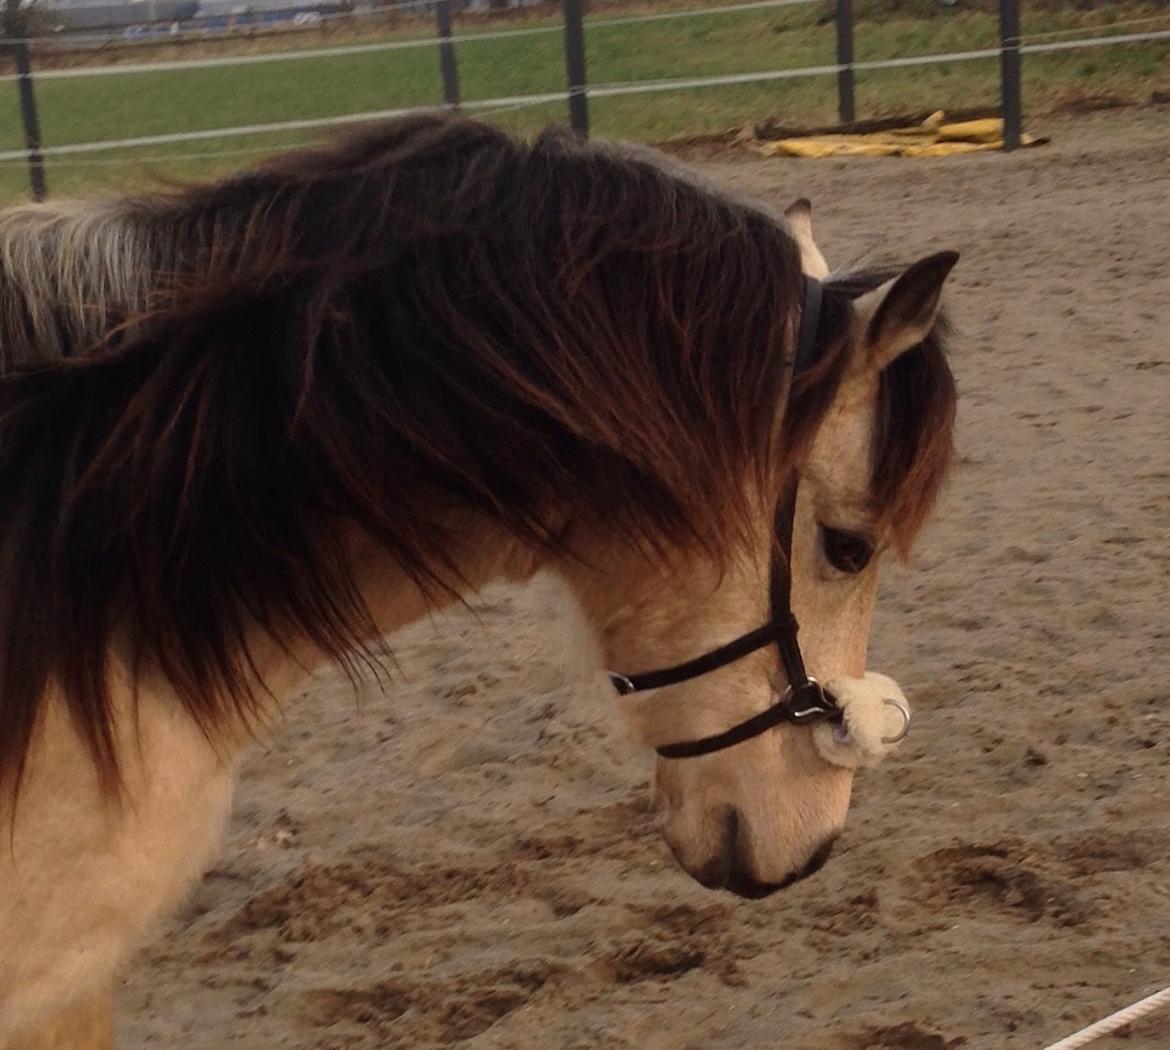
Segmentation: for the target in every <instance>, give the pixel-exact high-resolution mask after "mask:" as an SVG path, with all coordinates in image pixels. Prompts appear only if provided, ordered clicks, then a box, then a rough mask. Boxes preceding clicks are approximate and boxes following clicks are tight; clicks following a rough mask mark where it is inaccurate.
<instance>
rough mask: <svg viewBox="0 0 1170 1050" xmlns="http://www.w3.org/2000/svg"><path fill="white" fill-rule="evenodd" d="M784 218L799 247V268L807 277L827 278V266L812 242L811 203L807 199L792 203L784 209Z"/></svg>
mask: <svg viewBox="0 0 1170 1050" xmlns="http://www.w3.org/2000/svg"><path fill="white" fill-rule="evenodd" d="M784 218H786V219H787V220H788V226H789V228H790V229H791V230H792V235H793V237H795V238H796V243H797V244H798V245H799V246H800V268H801V269H802V270H803V271H804V272H805V273H806V274H808V275H809V277H815V278H816V279H817V280H818V281H823V280H824V279H825V278H826V277H828V276H829V264H828V263H827V262H825V257H824V256H823V255H822V254H821V250H820V248H818V247H817V242H816V241H815V240H813V228H812V201H810V200H809V199H808V198H807V197H801V198H800V200H797V201H793V202H792V203H791V204H790V205H788V207H787V208H785V209H784Z"/></svg>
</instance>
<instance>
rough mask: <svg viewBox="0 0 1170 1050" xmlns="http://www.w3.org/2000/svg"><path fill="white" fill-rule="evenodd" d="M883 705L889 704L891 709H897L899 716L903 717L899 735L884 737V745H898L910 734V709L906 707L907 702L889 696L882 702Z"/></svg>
mask: <svg viewBox="0 0 1170 1050" xmlns="http://www.w3.org/2000/svg"><path fill="white" fill-rule="evenodd" d="M882 703H883V704H887V705H889V706H890V707H896V708H897V709H898V714H900V715H901V716H902V728H901V730H900V731H899V732H898V735H897V736H884V737H882V743H883V744H896V743H898V742H899V741H900V740H905V739H906V734H907V733H909V732H910V708H909V707H907V706H906V703H905V701H902V700H895V699H893V698H892V697H888V696H887V697H886V698H885V699H884V700H882Z"/></svg>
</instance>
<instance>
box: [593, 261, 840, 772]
mask: <svg viewBox="0 0 1170 1050" xmlns="http://www.w3.org/2000/svg"><path fill="white" fill-rule="evenodd" d="M822 290H823V289H822V286H821V283H820V281H817V280H814V279H813V278H811V277H806V278H805V282H804V307H803V309H802V311H801V315H800V331H799V333H798V335H797V340H796V357H795V359H794V361H793V375H794V376H795V375H796V374H797V373H798V372H800V371H802V370H803V369H805V368H807V367H808V366H809V365H810V364H812V363H813V361H815V360H816V353H817V349H818V346H817V328H818V325H819V322H820V314H821V295H822ZM795 514H796V484H795V482H794V483H793V484H792V485H791V486H790V487H789V489H788V491H787V493H786V494H785V496H784V498H783V499H781V501H780V504H779V506H778V507H777V508H776V520H775V529H776V538H777V540H778V544H777V546H778V548H779V550H778V554H777V557H776V559H775V560H774V562H773V564H772V579H771V585H770V594H769V597H770V601H771V619H770V620H769V621H768V622H767V623H766V624H764V625H763V626H762V627H757V628H756V629H755V630H754V631H749V632H748V633H747V634H743V635H740V636H739V637H738V638H736V639H734V640H733V641H730V642H728V643H727V644H726V645H721V646H719V648H718V649H712V650H711V651H710V652H706V653H704V654H703V655H702V656H697V657H695V659H693V660H688V661H687V662H686V663H681V664H676V665H675V666H674V667H665V668H662V669H661V670H658V671H646V672H644V673H642V674H635V675H624V674H618V673H617V672H615V671H610V672H609V678H610V681H611V682H612V683H613V686H614V688H615V689H616V690H617V691H618V693H619V694H621V695H622V696H628V695H629V694H630V693H639V692H642V691H643V690H645V689H659V688H661V687H663V686H667V685H677V684H678V683H679V682H686V681H689V680H690V679H692V678H698V677H699V676H700V675H705V674H708V673H709V672H711V671H715V670H717V669H718V668H720V667H726V666H727V665H728V664H730V663H734V662H735V661H736V660H739V659H742V658H743V657H745V656H747V655H748V653H754V652H755V651H756V650H757V649H762V648H764V646H766V645H771V644H772V643H773V642H775V643H776V647H777V648H778V649H779V651H780V662H781V663H782V664H783V665H784V674H785V677H787V679H788V685H787V686H786V687H785V689H784V691H783V693H780V694H779V695H778V696H777V698H776V702H775V703H774V704H773V705H772V706H771V707H769V708H767V710H765V711H761V712H760V714H758V715H753V716H752V717H751V718H748V719H746V720H745V721H743V722H740V723H739V724H738V725H736V726H733V727H732V728H731V729H728V730H726V731H724V732H722V733H716V734H715V735H713V736H706V737H702V738H700V739H698V740H687V741H683V742H682V743H678V744H667V745H665V746H664V747H660V748H658V753H659V754H660V755H662V757H663V758H693V757H695V756H696V755H709V754H711V753H712V752H714V751H722V750H723V749H724V748H728V747H734V746H735V745H736V744H741V743H743V741H745V740H750V739H751V738H752V737H754V736H759V735H760V734H761V733H764V732H767V731H768V730H769V729H772V728H774V727H775V726H778V725H781V724H782V723H785V722H788V723H791V724H794V725H805V724H808V723H812V722H824V721H831V720H835V719H839V718H840V717H841V710H840V708H839V707H838V706H837V703H836V701H835V700H834V699H833V697H832V696H831V695H830V694H829V693H827V692H825V690H824V689H823V688H822V686H821V684H820V683H819V682H818V681H817V680H816V679H815V678H810V677H809V675H808V672H807V671H806V670H805V667H804V659H803V658H802V657H801V655H800V645H799V643H798V642H797V639H796V634H797V631H798V630H799V624H798V623H797V622H796V617H795V616H794V615H793V614H792V572H791V562H792V523H793V518H794V516H795Z"/></svg>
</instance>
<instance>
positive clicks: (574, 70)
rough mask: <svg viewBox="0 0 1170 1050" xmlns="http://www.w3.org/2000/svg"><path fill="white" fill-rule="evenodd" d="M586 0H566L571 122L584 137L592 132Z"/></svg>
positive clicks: (566, 47)
mask: <svg viewBox="0 0 1170 1050" xmlns="http://www.w3.org/2000/svg"><path fill="white" fill-rule="evenodd" d="M582 3H583V0H564V10H565V73H566V76H567V79H568V85H569V124H570V125H571V126H572V128H573V130H574V131H575V132H577V134H578V135H580V136H582V137H583V138H587V137H588V136H589V104H588V102H587V101H586V98H585V24H584V20H583V17H582V10H581V8H582Z"/></svg>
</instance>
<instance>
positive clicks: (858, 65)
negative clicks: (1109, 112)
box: [0, 0, 1170, 199]
mask: <svg viewBox="0 0 1170 1050" xmlns="http://www.w3.org/2000/svg"><path fill="white" fill-rule="evenodd" d="M832 2H833V3H834V8H833V18H832V19H831V21H829V22H828V23H827V26H829V25H831V28H832V32H833V34H834V41H833V44H834V58H835V61H831V62H822V63H818V64H810V65H804V66H798V67H790V68H773V69H759V70H745V71H742V72H734V73H713V74H706V75H693V76H666V77H658V78H645V79H637V80H627V81H609V82H606V81H594V82H589V81H588V79H587V76H586V48H585V33H586V30H588V31H589V32H590V33H594V32H602V31H605V30H607V29H612V28H616V27H631V26H636V25H639V24H645V23H659V22H666V21H670V20H675V21H685V20H688V19H696V18H711V17H715V16H721V15H728V14H737V13H745V12H760V11H767V10H769V9H777V8H790V7H799V6H805V5H809V4H820V5H821V6H822V8H823V6H824V3H825V0H743V2H738V3H734V2H733V3H728V4H723V5H719V6H710V7H703V8H682V9H677V10H667V11H654V12H648V13H639V14H630V15H623V16H616V17H615V16H609V17H594V18H589V19H585V17H584V13H583V10H582V5H581V0H563V6H562V11H561V18H560V19H559V20H558V21H557V22H554V23H551V24H544V25H534V26H525V27H520V28H510V29H496V30H490V31H489V30H478V31H471V32H459V33H455V31H454V27H453V19H452V14H453V10H452V6H451V3H452V0H407V2H404V3H399V4H395V5H392V6H391V7H389V8H387V9H384V11H386V10H388V11H391V12H402V11H405V12H410V13H413V14H415V15H426V16H429V15H430V14H432V13H433V14H434V16H435V27H436V28H435V31H434V32H433V33H432V34H428V35H425V36H419V37H410V38H407V39H393V40H378V41H372V42H364V43H346V44H337V45H332V46H322V47H308V48H288V49H285V50H279V51H263V52H260V53H252V54H234V55H214V56H203V57H195V58H186V59H177V60H170V61H154V62H140V61H128V62H127V61H122V62H115V63H113V64H107V65H99V64H94V63H89V64H82V65H78V66H65V67H61V68H48V69H42V70H39V71H37V72H36V73H35V75H34V71H33V68H32V55H33V50H32V47H31V45H33V44H36V45H38V47H39V46H44V45H45V44H46V43H47V42H50V41H51V42H52V43H53V44H59V43H60V40H59V38H28V39H23V40H9V41H7V42H6V46H7V48H8V50H9V51H10V53H11V55H12V56H13V59H14V67H15V68H14V71H13V72H11V73H4V74H0V82H4V83H12V84H15V85H16V87H17V91H18V98H19V102H20V111H21V123H22V131H23V138H24V146H23V148H20V149H15V148H12V149H5V150H0V165H4V166H6V167H11V166H13V165H15V164H18V163H20V164H24V163H27V165H28V168H29V179H30V187H31V191H32V195H33V197H34V198H35V199H42V198H43V197H44V196H45V195H46V193H47V183H46V176H45V161H46V158H51V159H52V160H53V162H54V164H55V165H57V164H61V165H65V164H68V165H73V166H82V165H92V166H102V165H113V164H116V163H124V161H118V160H112V159H110V158H108V157H106V158H102V157H96V156H94V155H96V154H103V153H111V152H115V151H127V150H141V149H153V148H157V147H163V146H182V145H187V144H192V143H196V144H197V143H210V142H215V141H224V142H226V141H229V140H232V139H241V138H248V137H256V136H261V135H272V134H282V135H287V134H289V133H293V132H312V131H321V130H324V129H327V128H332V127H338V126H344V125H347V124H359V123H366V122H370V121H375V120H379V119H385V118H388V117H394V116H400V115H403V114H405V113H410V112H417V111H418V110H420V109H426V108H434V107H435V105H436V104H438V100H437V99H436V100H434V101H432V102H430V103H426V104H418V103H415V104H404V105H398V106H392V107H387V108H377V109H361V108H358V109H355V111H353V112H344V113H334V114H329V115H321V116H305V117H303V118H296V119H282V120H273V121H263V122H252V123H244V124H234V125H231V124H225V125H223V126H215V127H209V128H199V129H194V130H183V131H168V132H160V133H156V134H139V135H131V136H125V137H107V138H97V139H95V140H93V141H72V142H64V143H55V144H53V145H45V144H44V143H43V141H42V136H41V130H40V120H39V113H38V109H37V101H36V94H35V84H36V83H39V82H41V81H44V82H46V83H49V84H51V83H53V82H59V81H68V82H74V83H75V82H77V81H84V80H99V81H100V80H105V79H108V78H135V77H142V76H145V75H151V76H154V75H158V74H166V75H173V76H176V77H178V76H182V75H183V74H189V73H192V72H194V71H201V70H222V69H240V70H244V69H247V68H248V67H253V66H266V65H273V64H285V63H292V64H296V63H306V62H313V61H320V60H328V59H334V58H339V57H354V56H372V55H380V54H391V53H395V52H407V51H413V50H417V49H433V50H436V51H437V52H438V57H439V70H440V83H441V88H442V103H441V105H443V106H445V107H447V108H451V109H454V108H462V109H465V110H467V111H470V112H472V113H476V114H478V115H481V116H492V115H498V114H501V113H511V112H517V111H520V110H524V109H535V108H537V107H541V106H549V105H558V104H562V103H564V104H566V105H567V107H568V111H569V117H570V122H571V124H572V126H573V127H574V128H575V129H576V130H577V131H578V132H580V133H581V134H587V133H588V130H589V103H590V100H594V99H607V98H620V97H624V96H636V95H653V94H661V93H666V92H683V91H691V90H697V89H706V88H716V87H729V86H733V85H749V84H766V83H769V82H778V81H793V80H801V79H805V78H824V77H833V78H835V79H836V87H837V115H838V119H839V120H840V121H841V123H843V124H850V123H852V122H854V121H855V120H856V97H855V96H856V77H857V74H861V73H868V72H873V71H879V70H890V69H908V68H913V67H924V66H938V65H941V64H950V63H956V62H977V61H992V60H998V62H999V74H1000V76H999V103H1000V109H1001V111H1002V114H1003V118H1004V125H1005V127H1004V148H1005V149H1007V150H1012V149H1015V148H1016V147H1018V146H1019V144H1020V140H1021V133H1022V128H1021V125H1022V119H1023V118H1022V112H1023V106H1022V89H1021V59H1022V57H1023V56H1026V55H1029V54H1050V53H1053V52H1062V51H1072V50H1079V49H1086V48H1101V47H1111V46H1116V45H1122V44H1131V43H1140V42H1154V41H1163V40H1170V25H1166V27H1165V28H1157V26H1158V25H1159V22H1161V23H1163V24H1165V23H1170V15H1162V16H1151V17H1150V18H1132V19H1125V20H1121V21H1118V22H1116V23H1115V24H1114V25H1112V26H1110V27H1108V31H1105V32H1102V31H1100V28H1099V27H1098V28H1097V29H1094V28H1093V27H1070V28H1067V29H1060V30H1056V31H1051V32H1041V33H1036V34H1032V35H1031V36H1025V35H1022V34H1021V32H1020V9H1019V0H999V4H998V41H997V42H996V43H995V44H994V46H989V47H978V48H969V49H963V50H951V51H943V52H934V53H929V54H916V55H904V56H895V57H889V58H876V59H861V60H859V59H857V58H856V57H855V54H854V13H853V0H832ZM1138 26H1143V27H1149V28H1143V29H1140V30H1139V31H1136V32H1135V31H1130V32H1118V31H1117V30H1120V29H1133V28H1135V27H1138ZM1086 33H1094V34H1095V35H1085V34H1086ZM557 35H559V36H560V37H561V38H562V42H563V43H562V47H563V52H564V68H565V73H564V79H563V86H562V87H559V88H557V89H556V90H551V91H538V92H524V93H517V94H505V95H498V96H493V97H478V98H470V99H465V98H462V97H461V92H460V82H459V73H460V70H459V64H458V61H457V52H456V45H460V46H462V45H465V44H473V43H482V42H490V41H512V40H516V39H523V38H528V37H540V36H544V37H550V36H557ZM86 38H87V39H93V37H91V36H87V37H86ZM70 39H71V40H72V39H74V38H70ZM104 39H106V40H109V39H110V38H109V37H108V36H107V37H106V38H104ZM38 54H39V52H38ZM276 148H278V146H275V145H268V146H262V147H240V148H221V149H214V150H205V151H201V152H199V151H197V152H183V153H178V154H167V155H165V156H164V155H153V156H146V157H143V156H139V157H137V158H135V160H136V161H137V162H139V163H152V162H162V161H165V160H168V159H174V158H176V157H181V158H182V159H186V160H192V159H214V158H226V157H231V156H246V155H248V154H253V153H264V152H273V151H274V150H275V149H276Z"/></svg>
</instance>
